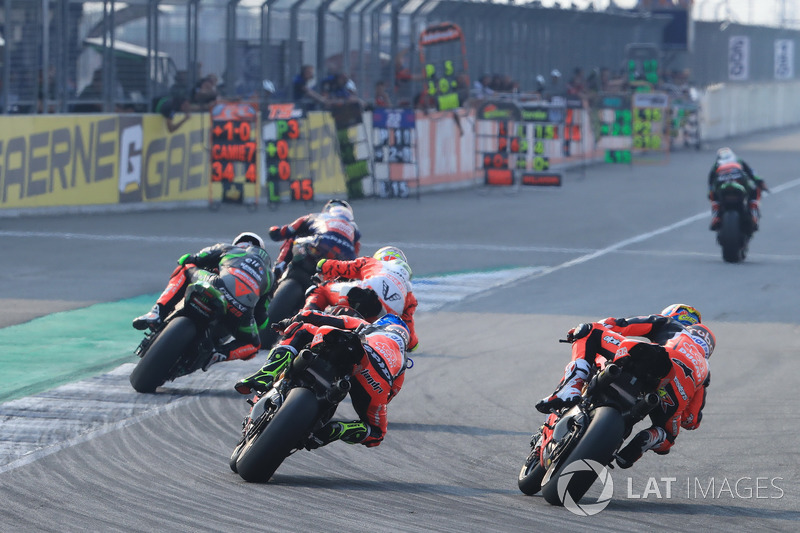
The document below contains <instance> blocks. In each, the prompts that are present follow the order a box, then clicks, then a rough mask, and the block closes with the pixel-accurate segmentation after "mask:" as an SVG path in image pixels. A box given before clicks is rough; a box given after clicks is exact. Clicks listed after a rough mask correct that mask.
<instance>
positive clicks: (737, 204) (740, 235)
mask: <svg viewBox="0 0 800 533" xmlns="http://www.w3.org/2000/svg"><path fill="white" fill-rule="evenodd" d="M715 196H716V197H717V198H719V217H720V225H719V229H718V230H717V242H718V243H719V245H720V246H721V247H722V259H724V260H725V261H727V262H728V263H739V262H741V261H743V260H744V259H745V257H747V249H748V246H749V244H750V238H751V237H752V236H753V231H754V230H755V228H754V227H753V217H752V215H751V214H750V209H749V207H748V204H749V202H748V198H749V195H748V193H747V189H746V188H745V187H744V185H742V184H741V183H739V182H737V181H727V182H725V183H722V184H720V186H719V187H718V189H717V191H716V193H715Z"/></svg>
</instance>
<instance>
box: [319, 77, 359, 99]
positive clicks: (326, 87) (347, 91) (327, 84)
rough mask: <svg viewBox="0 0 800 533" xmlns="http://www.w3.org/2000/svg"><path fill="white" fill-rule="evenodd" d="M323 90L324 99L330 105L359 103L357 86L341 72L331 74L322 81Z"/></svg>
mask: <svg viewBox="0 0 800 533" xmlns="http://www.w3.org/2000/svg"><path fill="white" fill-rule="evenodd" d="M320 85H321V90H322V95H323V97H324V98H325V99H326V100H328V103H329V104H330V103H332V102H331V101H333V103H343V102H353V101H358V100H359V98H358V94H357V90H356V84H355V83H354V82H353V80H351V79H350V78H348V77H347V75H346V74H344V73H342V72H339V73H337V74H331V75H330V76H328V77H327V78H325V79H324V80H322V83H321V84H320Z"/></svg>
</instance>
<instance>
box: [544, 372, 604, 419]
mask: <svg viewBox="0 0 800 533" xmlns="http://www.w3.org/2000/svg"><path fill="white" fill-rule="evenodd" d="M590 369H591V367H590V366H589V362H588V361H587V360H586V359H576V360H574V361H570V363H569V364H568V365H567V368H566V369H565V370H564V377H563V379H562V380H561V383H559V384H558V387H557V388H556V390H555V392H554V393H553V394H551V395H550V396H548V397H547V398H542V399H541V400H539V401H538V402H537V403H536V410H537V411H539V412H540V413H545V414H547V413H549V412H551V411H553V410H556V411H557V410H559V409H561V408H563V407H571V406H573V405H575V404H576V403H578V401H579V400H580V398H581V389H583V385H584V384H585V383H586V380H588V379H589V371H590Z"/></svg>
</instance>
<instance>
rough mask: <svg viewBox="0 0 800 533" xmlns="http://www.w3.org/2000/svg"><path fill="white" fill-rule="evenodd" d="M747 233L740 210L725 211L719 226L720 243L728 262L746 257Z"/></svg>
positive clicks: (737, 261)
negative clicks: (743, 227)
mask: <svg viewBox="0 0 800 533" xmlns="http://www.w3.org/2000/svg"><path fill="white" fill-rule="evenodd" d="M745 239H746V237H745V235H744V232H743V231H742V225H741V219H740V216H739V212H738V211H725V212H724V213H723V214H722V221H721V222H720V228H719V244H720V246H722V259H723V260H724V261H726V262H728V263H739V262H740V261H742V260H744V257H745V246H744V243H745Z"/></svg>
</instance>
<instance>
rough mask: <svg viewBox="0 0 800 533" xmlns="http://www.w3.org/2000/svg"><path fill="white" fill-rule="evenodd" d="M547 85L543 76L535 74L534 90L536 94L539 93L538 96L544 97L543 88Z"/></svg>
mask: <svg viewBox="0 0 800 533" xmlns="http://www.w3.org/2000/svg"><path fill="white" fill-rule="evenodd" d="M546 87H547V82H546V81H545V79H544V76H542V75H541V74H537V75H536V90H535V91H534V92H535V93H536V94H538V95H539V97H540V98H544V93H545V88H546Z"/></svg>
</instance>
